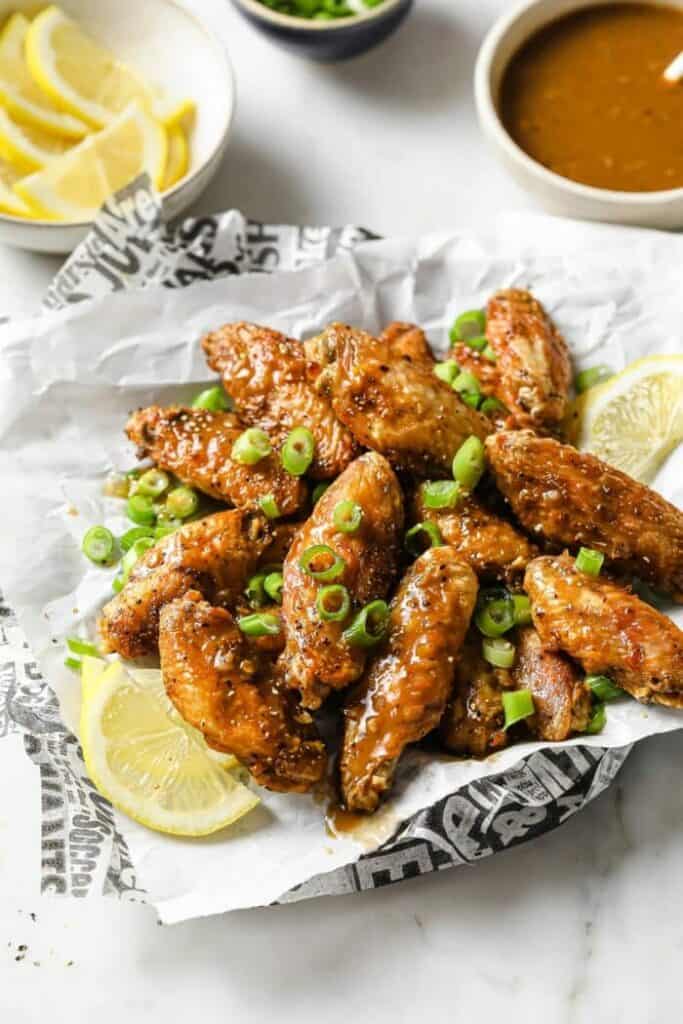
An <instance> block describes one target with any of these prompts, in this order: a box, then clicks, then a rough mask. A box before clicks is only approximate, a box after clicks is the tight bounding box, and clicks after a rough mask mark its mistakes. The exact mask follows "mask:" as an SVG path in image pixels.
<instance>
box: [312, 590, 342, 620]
mask: <svg viewBox="0 0 683 1024" xmlns="http://www.w3.org/2000/svg"><path fill="white" fill-rule="evenodd" d="M315 604H316V608H317V609H318V614H319V615H320V618H321V619H322V620H323V621H324V622H343V621H344V619H345V618H346V617H347V615H348V614H349V612H350V611H351V595H350V594H349V592H348V590H347V589H346V587H344V586H342V585H341V583H333V584H332V585H331V586H329V587H323V588H322V589H321V590H320V591H318V596H317V598H316V600H315Z"/></svg>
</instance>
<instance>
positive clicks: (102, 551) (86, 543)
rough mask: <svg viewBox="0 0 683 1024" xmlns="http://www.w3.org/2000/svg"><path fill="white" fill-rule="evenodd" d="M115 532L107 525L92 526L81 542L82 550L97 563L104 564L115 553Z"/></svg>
mask: <svg viewBox="0 0 683 1024" xmlns="http://www.w3.org/2000/svg"><path fill="white" fill-rule="evenodd" d="M114 543H115V542H114V534H113V533H112V532H111V530H108V529H107V527H106V526H91V527H90V529H89V530H88V532H87V533H86V535H85V536H84V538H83V541H82V543H81V551H82V552H83V554H84V555H85V557H86V558H89V559H90V561H91V562H94V563H95V564H96V565H104V564H105V563H106V562H108V561H109V560H110V559H111V557H112V555H113V554H114Z"/></svg>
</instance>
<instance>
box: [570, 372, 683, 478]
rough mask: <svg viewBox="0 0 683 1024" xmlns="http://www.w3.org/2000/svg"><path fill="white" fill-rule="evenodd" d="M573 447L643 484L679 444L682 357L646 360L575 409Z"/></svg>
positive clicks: (682, 410) (682, 435)
mask: <svg viewBox="0 0 683 1024" xmlns="http://www.w3.org/2000/svg"><path fill="white" fill-rule="evenodd" d="M575 414H576V434H575V438H574V439H575V442H576V444H577V447H579V448H581V449H582V450H583V451H589V452H593V454H595V455H597V456H599V457H600V458H601V459H604V461H605V462H608V463H609V464H610V465H612V466H616V468H617V469H621V470H623V472H624V473H628V474H629V476H632V477H633V478H634V479H636V480H640V481H642V482H643V483H649V482H650V481H651V480H652V479H653V478H654V476H655V475H656V473H657V471H658V470H659V468H660V467H661V466H662V464H663V462H664V460H665V459H666V457H667V456H668V455H669V454H670V453H671V452H672V451H673V450H674V448H676V447H677V446H678V445H679V444H680V443H681V441H683V355H681V356H679V355H662V356H647V357H646V358H645V359H639V360H637V361H636V362H635V363H632V364H631V365H630V366H628V367H627V368H626V369H625V370H623V371H622V372H621V373H619V374H617V376H616V377H611V378H610V379H609V380H608V381H606V382H605V383H604V384H600V385H598V386H597V387H595V388H591V389H590V390H589V391H587V392H586V393H585V394H584V395H581V396H580V398H578V399H577V402H576V405H575Z"/></svg>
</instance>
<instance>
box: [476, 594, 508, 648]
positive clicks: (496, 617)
mask: <svg viewBox="0 0 683 1024" xmlns="http://www.w3.org/2000/svg"><path fill="white" fill-rule="evenodd" d="M474 621H475V624H476V626H477V629H478V630H479V632H480V633H483V634H484V636H487V637H497V636H502V635H503V633H507V632H508V630H510V629H512V627H513V626H514V625H515V602H514V600H513V598H512V595H511V594H508V592H507V591H506V590H503V588H502V587H498V588H496V589H495V590H490V591H485V590H484V591H482V592H481V594H480V595H479V600H478V601H477V611H476V614H475V616H474Z"/></svg>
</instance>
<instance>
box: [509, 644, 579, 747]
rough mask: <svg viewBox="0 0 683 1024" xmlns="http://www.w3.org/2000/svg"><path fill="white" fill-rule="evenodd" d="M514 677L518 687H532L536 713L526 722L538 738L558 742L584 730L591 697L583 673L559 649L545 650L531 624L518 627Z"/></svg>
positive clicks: (514, 686) (518, 688)
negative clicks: (522, 627)
mask: <svg viewBox="0 0 683 1024" xmlns="http://www.w3.org/2000/svg"><path fill="white" fill-rule="evenodd" d="M512 681H513V684H514V685H513V688H514V689H515V690H530V691H531V696H532V697H533V699H534V707H535V709H536V713H535V715H534V716H533V718H530V719H528V721H527V724H528V727H529V729H530V731H531V732H532V733H533V734H534V736H537V737H538V739H540V740H550V741H552V742H557V741H559V740H566V739H567V738H568V737H569V736H571V735H572V734H573V733H577V732H584V731H585V729H586V726H587V725H588V721H589V719H590V715H591V705H592V698H591V692H590V690H589V689H588V687H587V686H586V684H585V683H584V681H583V674H582V673H581V672H580V671H579V669H578V668H577V666H576V665H575V664H573V663H572V662H571V661H570V660H569V659H568V658H566V657H565V656H564V655H563V654H561V653H560V652H558V651H546V650H544V649H543V645H542V643H541V638H540V636H539V635H538V633H537V632H536V630H535V629H534V628H533V627H531V626H529V627H527V628H525V629H520V631H519V636H518V638H517V660H516V662H515V667H514V669H513V671H512Z"/></svg>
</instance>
